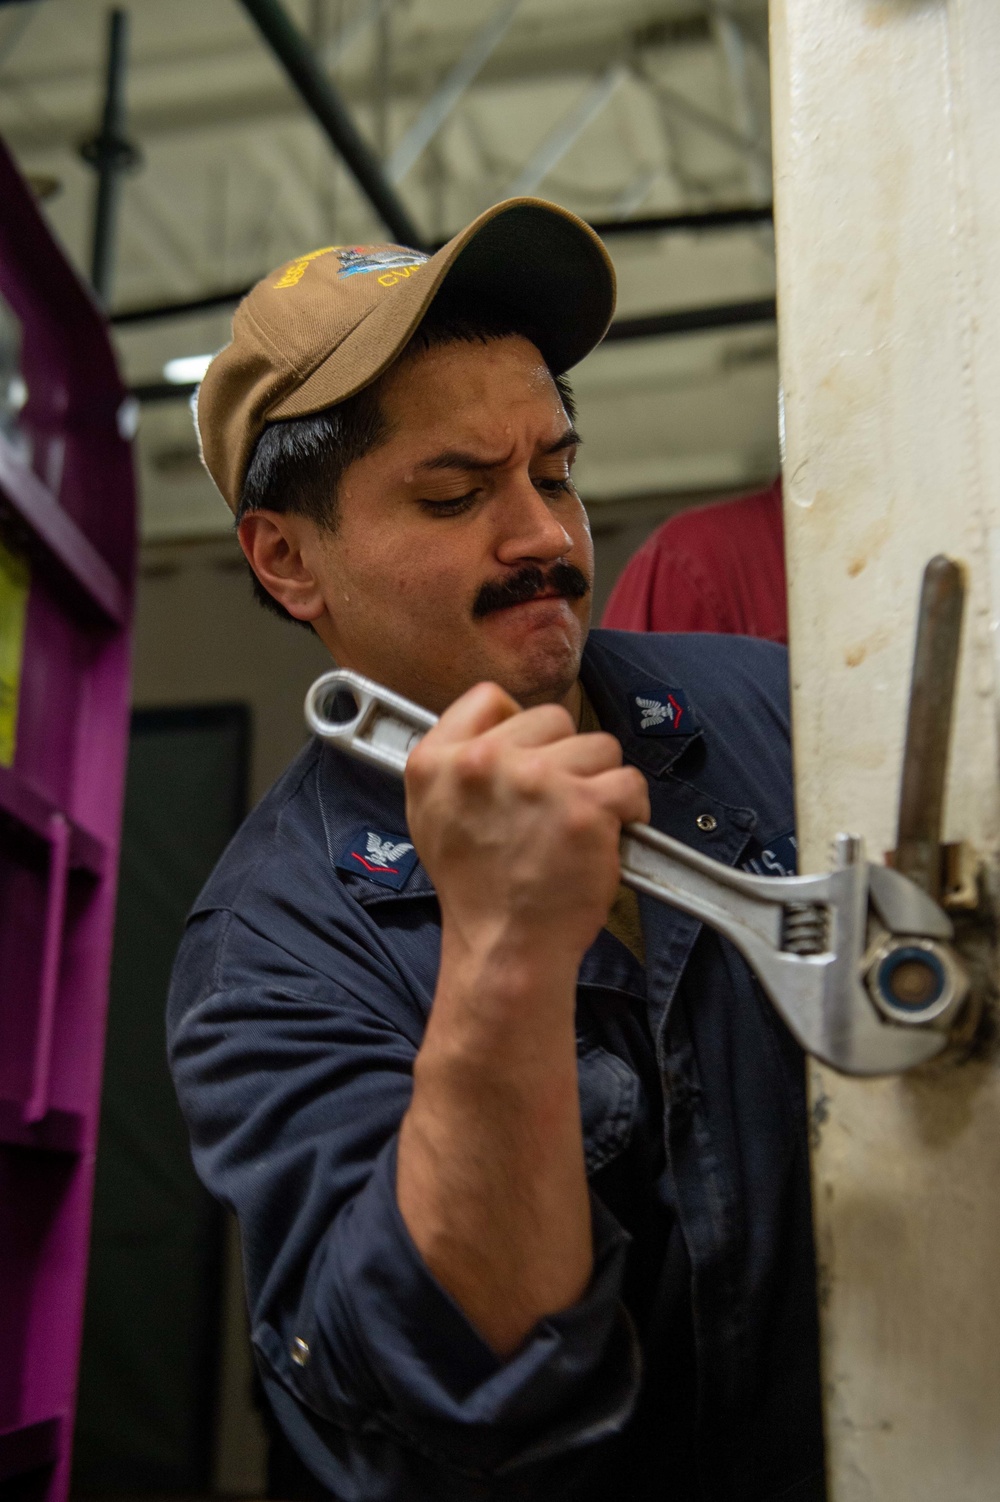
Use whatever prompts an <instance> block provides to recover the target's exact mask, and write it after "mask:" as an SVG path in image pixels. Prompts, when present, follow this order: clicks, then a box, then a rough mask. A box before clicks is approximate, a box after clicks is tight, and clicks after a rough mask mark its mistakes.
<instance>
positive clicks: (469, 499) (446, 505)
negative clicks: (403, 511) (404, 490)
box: [418, 490, 479, 516]
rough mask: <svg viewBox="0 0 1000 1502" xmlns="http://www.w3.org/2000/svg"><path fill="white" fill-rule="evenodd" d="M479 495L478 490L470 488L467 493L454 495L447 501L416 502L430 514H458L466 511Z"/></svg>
mask: <svg viewBox="0 0 1000 1502" xmlns="http://www.w3.org/2000/svg"><path fill="white" fill-rule="evenodd" d="M478 495H479V491H478V490H470V491H469V493H468V495H460V496H456V497H455V498H454V500H448V501H427V500H424V501H420V502H418V504H419V505H420V506H421V507H422V508H423V510H424V511H426V512H427V513H428V515H430V516H460V515H461V513H462V512H463V511H468V509H469V507H470V506H471V505H472V504H473V503H474V501H475V500H476V497H477V496H478Z"/></svg>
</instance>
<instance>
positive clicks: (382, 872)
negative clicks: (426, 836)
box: [337, 829, 417, 892]
mask: <svg viewBox="0 0 1000 1502" xmlns="http://www.w3.org/2000/svg"><path fill="white" fill-rule="evenodd" d="M416 864H417V852H416V851H415V850H414V848H413V845H412V844H411V842H410V841H409V840H404V839H400V837H399V835H398V834H386V832H385V831H384V830H379V829H363V830H362V831H361V833H360V834H357V835H355V837H354V839H353V840H352V841H351V843H350V844H349V845H348V847H347V849H346V850H345V851H344V852H343V854H342V855H341V857H340V859H339V860H338V861H337V870H338V871H350V872H351V873H352V874H353V875H354V876H367V878H368V880H369V881H377V882H380V883H381V884H382V886H384V887H392V889H393V890H394V891H397V892H398V891H399V888H400V887H401V886H404V885H405V883H406V879H407V877H408V876H409V875H410V872H411V871H412V870H413V868H414V866H415V865H416Z"/></svg>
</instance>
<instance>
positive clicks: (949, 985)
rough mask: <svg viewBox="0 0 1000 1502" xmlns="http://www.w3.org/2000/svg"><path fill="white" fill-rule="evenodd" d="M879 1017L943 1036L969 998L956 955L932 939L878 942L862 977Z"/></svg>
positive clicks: (962, 971)
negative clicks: (933, 1031) (925, 1029)
mask: <svg viewBox="0 0 1000 1502" xmlns="http://www.w3.org/2000/svg"><path fill="white" fill-rule="evenodd" d="M865 985H866V986H867V988H868V994H869V996H870V997H871V999H872V1001H873V1002H874V1003H875V1006H876V1007H877V1008H878V1010H879V1011H880V1012H881V1013H882V1015H883V1017H886V1018H888V1019H889V1021H890V1022H895V1023H897V1024H898V1023H902V1024H903V1025H904V1026H907V1027H933V1028H935V1029H937V1030H938V1031H940V1032H947V1031H948V1029H949V1027H950V1026H951V1024H952V1023H953V1022H954V1021H955V1018H956V1017H957V1016H958V1013H959V1012H960V1010H961V1008H962V1005H963V1003H964V1002H965V999H966V997H967V996H968V994H969V978H968V976H967V975H966V973H965V970H964V968H963V967H962V965H961V963H960V961H959V959H958V957H957V955H955V953H954V952H953V951H952V950H951V949H950V948H949V947H948V946H947V945H946V944H940V943H938V942H937V941H935V940H933V939H923V938H903V937H898V936H894V937H892V938H887V939H884V940H883V941H882V943H881V944H880V945H879V946H878V948H877V949H876V951H875V954H874V956H873V958H872V962H871V964H870V965H869V967H868V970H867V973H866V975H865Z"/></svg>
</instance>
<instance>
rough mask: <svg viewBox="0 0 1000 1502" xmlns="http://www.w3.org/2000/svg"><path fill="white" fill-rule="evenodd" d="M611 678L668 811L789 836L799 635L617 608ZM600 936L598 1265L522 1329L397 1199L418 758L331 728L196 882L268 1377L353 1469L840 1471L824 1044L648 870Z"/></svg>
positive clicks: (194, 1063)
mask: <svg viewBox="0 0 1000 1502" xmlns="http://www.w3.org/2000/svg"><path fill="white" fill-rule="evenodd" d="M581 678H582V681H583V684H584V686H585V688H586V691H587V693H588V695H589V697H590V700H591V702H592V704H593V706H594V708H595V710H596V712H597V715H598V718H599V720H600V722H601V725H602V726H603V727H604V728H605V729H606V730H609V731H611V732H612V733H613V734H614V735H616V736H617V737H618V739H619V740H620V741H621V744H622V746H623V748H624V752H625V759H626V761H628V762H631V763H632V764H633V765H635V766H637V767H639V768H640V769H641V770H642V771H643V772H644V773H645V775H646V777H647V779H648V783H649V791H650V798H651V802H652V822H653V824H654V825H655V827H656V828H658V829H661V830H664V831H665V832H667V833H668V834H671V835H674V836H675V837H676V838H678V839H680V840H683V841H684V842H685V843H687V844H689V845H691V846H693V847H694V848H696V849H699V850H702V851H704V852H705V853H706V854H708V855H711V856H713V857H714V858H715V859H716V860H719V861H723V862H727V863H729V864H730V865H746V866H748V868H751V869H768V870H774V871H780V870H781V869H782V868H785V869H787V868H788V866H789V864H790V861H791V858H792V857H791V852H792V850H793V849H794V839H793V829H794V818H793V809H792V793H791V780H790V772H789V735H788V708H787V663H786V658H785V653H784V651H783V649H781V648H779V647H775V646H772V645H771V644H769V643H765V642H758V641H751V640H749V639H744V638H736V637H723V636H709V635H705V636H697V635H695V636H655V635H631V634H628V633H623V632H612V631H594V632H592V633H591V635H590V638H589V640H588V643H587V647H586V651H585V654H584V659H583V665H582V668H581ZM640 905H641V917H642V925H643V933H644V942H645V952H646V964H645V968H643V966H642V965H640V963H639V962H638V960H637V959H636V958H635V957H634V956H633V954H632V953H631V952H630V950H629V949H627V948H626V947H625V945H624V944H622V943H621V942H620V941H619V940H618V939H617V938H615V937H614V936H613V935H612V934H611V933H610V932H609V931H608V930H606V929H605V930H604V931H602V933H601V935H600V936H599V937H598V939H597V941H596V942H595V943H594V945H593V946H592V947H591V949H590V950H589V951H588V953H587V954H586V956H585V958H584V960H583V964H582V966H581V969H580V975H579V984H578V993H577V995H578V1007H577V1039H578V1055H579V1079H580V1101H581V1110H582V1115H583V1125H584V1138H585V1147H586V1158H587V1168H588V1174H589V1179H590V1185H591V1198H592V1207H593V1228H594V1249H595V1270H594V1274H593V1279H592V1282H591V1284H590V1286H589V1288H588V1290H587V1291H586V1293H585V1294H584V1296H583V1298H582V1299H581V1300H580V1302H579V1303H578V1304H576V1305H574V1306H573V1307H572V1308H570V1309H568V1310H565V1311H564V1312H562V1313H560V1314H557V1315H553V1316H552V1317H550V1318H548V1319H544V1320H542V1321H541V1323H540V1324H539V1325H538V1326H537V1327H536V1328H535V1330H534V1331H533V1332H531V1334H530V1335H529V1336H528V1337H527V1339H526V1340H525V1341H524V1344H523V1345H522V1347H521V1348H520V1349H519V1350H518V1351H517V1352H516V1353H515V1354H514V1355H513V1356H511V1357H510V1358H509V1359H506V1360H501V1359H499V1358H498V1357H497V1356H496V1355H495V1354H494V1353H493V1351H492V1350H491V1349H490V1348H489V1347H488V1346H487V1345H486V1344H485V1343H484V1341H483V1340H482V1338H481V1337H480V1336H479V1335H478V1333H477V1332H476V1330H475V1329H474V1328H473V1327H472V1326H471V1325H470V1323H469V1322H468V1320H467V1319H466V1318H465V1316H464V1315H463V1313H462V1311H461V1309H460V1308H459V1307H458V1306H457V1305H456V1304H455V1303H454V1301H453V1300H452V1299H451V1298H450V1297H449V1295H448V1294H447V1293H446V1292H445V1291H444V1289H442V1288H441V1286H440V1285H439V1284H438V1283H437V1282H436V1280H435V1279H434V1277H433V1276H432V1275H431V1273H430V1272H429V1270H428V1269H427V1267H426V1266H425V1265H424V1263H423V1261H422V1259H421V1257H420V1254H419V1253H418V1251H417V1249H416V1248H415V1246H414V1245H413V1243H412V1241H411V1240H410V1237H409V1235H408V1233H407V1230H406V1227H405V1225H404V1223H403V1220H402V1217H401V1216H400V1213H399V1210H398V1208H397V1205H396V1199H395V1192H394V1177H395V1154H396V1140H397V1132H398V1128H399V1124H400V1121H401V1119H402V1116H403V1114H404V1112H405V1111H406V1108H407V1104H408V1102H409V1099H410V1092H411V1087H412V1066H413V1060H414V1056H415V1054H416V1052H417V1050H418V1049H419V1047H420V1043H421V1038H422V1035H423V1030H424V1025H425V1022H426V1019H427V1015H428V1011H429V1009H430V1006H431V1002H432V998H433V995H434V988H435V981H436V975H437V968H438V960H439V946H440V923H439V913H438V908H437V903H436V899H435V896H434V891H433V888H432V886H431V883H430V880H429V878H428V876H427V874H426V872H425V871H424V869H423V867H422V866H421V865H420V864H419V863H418V861H417V856H416V852H415V851H414V850H413V848H412V845H411V843H410V841H409V836H408V833H407V827H406V821H405V814H404V801H403V789H402V786H401V785H400V784H398V783H396V782H394V781H392V780H390V779H389V778H388V777H386V776H384V775H383V774H381V773H379V772H377V771H374V770H372V769H369V768H365V767H363V766H361V765H359V764H357V763H354V762H352V761H349V760H348V759H347V758H345V757H344V756H342V755H341V754H340V753H338V752H336V751H334V750H332V749H330V748H328V747H327V748H324V747H322V746H321V745H320V744H319V743H316V742H314V743H311V744H309V745H307V746H306V748H305V749H304V750H303V752H302V753H301V754H300V755H299V756H298V757H297V759H296V760H295V761H294V762H293V764H292V765H291V767H290V768H289V769H288V771H287V772H286V773H285V774H284V775H283V776H282V778H281V779H280V780H279V781H278V783H277V784H276V785H275V786H274V788H273V789H272V790H271V792H270V793H269V794H268V795H267V796H266V797H265V798H264V799H263V801H262V802H261V803H260V805H259V806H258V807H257V808H256V809H255V810H254V812H253V813H252V814H251V815H250V817H249V818H248V819H247V821H246V823H245V824H244V825H243V827H242V829H241V830H240V831H239V833H238V834H237V835H236V837H235V839H234V840H233V842H232V844H231V845H230V846H229V849H228V850H227V851H226V853H225V854H224V856H223V857H222V860H221V861H220V863H219V865H218V867H217V868H216V870H215V872H214V874H213V875H212V877H211V878H210V880H209V882H208V884H207V885H206V887H205V889H204V891H203V892H202V894H201V896H200V897H199V898H198V901H197V902H196V904H195V906H194V909H193V911H192V913H191V915H190V919H189V922H188V927H187V931H186V934H185V937H184V941H183V944H182V946H181V949H180V953H179V955H178V959H177V964H176V968H175V972H174V979H173V985H172V989H171V995H170V1003H169V1044H170V1055H171V1062H172V1067H173V1071H174V1075H175V1079H176V1082H177V1089H178V1093H179V1096H180V1101H181V1105H182V1108H183V1111H184V1114H185V1116H186V1118H187V1121H188V1124H189V1127H190V1131H191V1138H192V1144H193V1153H194V1160H195V1164H196V1167H197V1169H198V1172H199V1174H200V1175H201V1177H202V1179H203V1180H204V1182H205V1183H206V1184H207V1185H208V1187H209V1189H210V1190H211V1191H212V1193H213V1194H215V1195H217V1196H218V1198H219V1199H220V1200H222V1201H223V1202H224V1203H226V1204H227V1205H229V1206H231V1207H232V1208H233V1209H234V1210H235V1211H236V1213H237V1215H238V1216H239V1220H240V1225H241V1229H242V1238H243V1255H244V1262H245V1270H246V1282H247V1289H248V1296H249V1301H250V1315H251V1331H252V1338H253V1343H254V1347H255V1351H256V1355H257V1359H258V1363H259V1367H260V1372H261V1376H262V1379H263V1382H264V1385H265V1388H266V1391H267V1395H268V1398H269V1400H270V1402H271V1404H272V1406H273V1408H274V1411H275V1413H276V1415H277V1417H278V1419H279V1421H280V1423H281V1425H282V1427H283V1429H284V1431H285V1433H286V1434H287V1436H288V1438H289V1439H290V1441H291V1443H292V1444H293V1446H294V1447H295V1449H296V1450H297V1451H298V1453H299V1454H300V1455H301V1456H302V1458H303V1460H304V1461H305V1462H306V1464H307V1466H308V1467H309V1469H310V1470H311V1471H312V1472H313V1473H314V1474H315V1475H316V1476H317V1477H318V1479H319V1480H320V1482H321V1483H322V1484H323V1485H324V1486H325V1487H326V1488H328V1489H329V1491H330V1492H331V1493H332V1495H333V1496H334V1497H336V1498H338V1499H340V1502H479V1499H486V1498H490V1499H498V1502H501V1499H502V1502H534V1499H544V1502H560V1499H564V1502H591V1499H594V1502H596V1499H598V1498H600V1499H605V1498H611V1497H614V1498H622V1499H626V1502H632V1499H634V1502H646V1499H653V1498H656V1499H663V1502H696V1499H697V1502H778V1499H781V1502H819V1499H821V1498H822V1497H823V1495H824V1493H823V1481H822V1439H821V1426H820V1404H819V1378H818V1355H817V1328H816V1309H815V1286H814V1276H815V1275H814V1263H813V1247H812V1233H811V1220H810V1201H809V1176H808V1163H807V1153H806V1131H805V1124H806V1111H805V1096H804V1079H803V1061H802V1056H801V1053H800V1051H799V1049H798V1048H797V1046H796V1045H795V1043H794V1042H793V1041H792V1039H791V1037H790V1036H789V1034H788V1033H787V1031H786V1030H785V1028H784V1026H783V1025H782V1023H781V1022H780V1020H779V1018H778V1017H777V1015H776V1013H775V1012H774V1011H773V1009H772V1008H771V1006H770V1005H769V1004H768V1002H767V1001H766V999H765V998H764V997H763V995H762V993H761V991H760V989H759V987H758V985H757V983H756V981H755V980H754V979H753V977H752V975H751V974H750V972H749V970H748V968H747V966H746V965H745V964H744V962H743V961H742V959H741V958H740V957H739V956H738V955H737V954H736V952H735V951H734V950H733V949H732V947H731V946H730V945H729V944H728V943H726V942H725V941H723V940H722V939H720V938H719V937H718V936H717V935H715V934H714V933H712V932H710V931H708V930H707V929H703V928H702V927H701V926H700V925H699V924H698V923H697V922H696V921H695V920H693V919H691V918H688V917H685V916H684V915H683V914H681V913H679V912H677V911H676V910H674V909H672V908H669V907H666V906H664V905H662V904H660V903H657V902H654V901H652V900H649V899H646V898H641V899H640Z"/></svg>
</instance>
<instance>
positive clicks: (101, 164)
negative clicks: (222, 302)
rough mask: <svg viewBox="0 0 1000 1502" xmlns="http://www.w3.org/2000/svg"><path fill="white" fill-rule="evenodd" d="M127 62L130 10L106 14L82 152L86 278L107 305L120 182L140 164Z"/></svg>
mask: <svg viewBox="0 0 1000 1502" xmlns="http://www.w3.org/2000/svg"><path fill="white" fill-rule="evenodd" d="M127 65H128V12H127V11H124V10H113V11H112V12H111V14H110V16H109V17H108V60H107V74H106V82H105V90H104V112H103V114H102V116H101V128H100V130H99V131H98V133H97V135H96V136H94V138H93V139H92V140H90V141H86V142H84V144H83V146H81V148H80V154H81V156H82V157H83V159H84V161H85V162H89V163H90V165H91V166H92V167H93V168H94V170H95V172H96V173H97V192H96V195H95V198H94V233H93V240H92V243H91V253H90V280H91V284H92V286H93V288H94V291H95V293H96V294H97V298H98V301H99V302H100V303H101V304H102V305H103V306H104V307H107V305H108V302H109V300H110V297H111V283H112V280H113V277H114V269H115V242H116V240H117V234H118V215H119V203H120V200H121V182H122V177H123V176H124V174H125V173H126V172H130V171H132V170H133V168H135V167H137V166H138V165H139V164H140V161H141V157H140V155H139V152H138V150H137V149H136V147H135V146H133V144H132V142H131V141H129V140H128V139H127V138H126V135H125V72H126V68H127Z"/></svg>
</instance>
